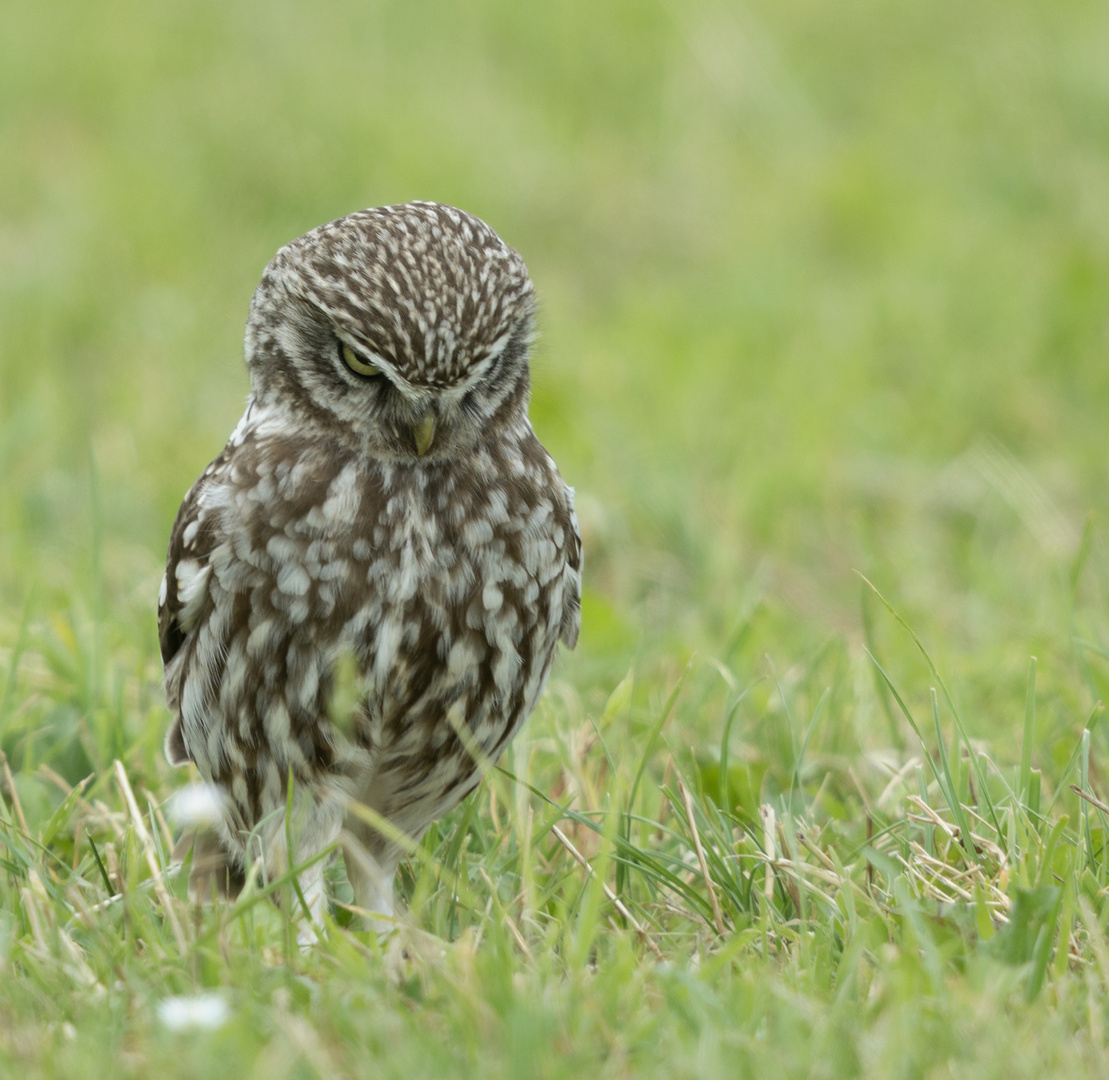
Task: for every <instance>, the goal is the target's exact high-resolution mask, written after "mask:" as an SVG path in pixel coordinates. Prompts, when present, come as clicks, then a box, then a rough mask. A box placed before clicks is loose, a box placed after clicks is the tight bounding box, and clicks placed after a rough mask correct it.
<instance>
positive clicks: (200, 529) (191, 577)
mask: <svg viewBox="0 0 1109 1080" xmlns="http://www.w3.org/2000/svg"><path fill="white" fill-rule="evenodd" d="M223 456H224V455H221V456H220V458H217V459H216V460H215V461H214V462H213V463H212V464H211V465H210V466H209V467H208V469H207V470H205V472H204V473H203V475H202V476H201V477H200V478H199V479H198V480H197V482H196V483H195V484H194V485H193V486H192V487H191V488H190V489H189V492H188V494H187V495H186V496H185V498H184V501H183V502H182V503H181V508H180V509H179V510H178V511H177V518H176V520H175V521H174V523H173V531H172V532H171V533H170V539H169V551H168V553H167V555H166V572H165V575H164V576H163V577H162V584H161V588H160V589H159V592H158V642H159V645H160V646H161V650H162V666H163V667H164V668H165V671H166V700H167V702H168V704H169V707H170V709H171V710H172V711H173V712H174V713H175V714H176V715H175V716H174V719H173V723H172V725H171V726H170V729H169V732H168V733H167V734H166V742H165V752H166V757H167V758H168V760H169V762H170V764H171V765H184V764H186V763H187V762H189V761H190V760H192V759H191V756H190V755H189V752H188V748H187V746H186V745H185V740H184V737H183V734H182V730H181V707H180V701H179V691H178V687H179V679H177V678H175V677H174V676H173V672H172V671H171V667H172V665H173V662H174V659H175V658H177V657H178V656H179V655H180V654H181V651H182V649H183V648H184V647H185V645H186V642H187V641H188V638H189V634H190V632H191V631H192V630H193V628H194V627H195V626H196V625H197V623H198V622H199V621H200V618H201V616H202V615H203V614H204V613H205V611H206V609H207V606H208V605H209V604H210V602H211V601H210V597H209V592H208V589H209V580H210V578H211V574H212V567H211V563H210V558H211V555H212V552H213V551H214V550H215V548H216V547H218V546H219V544H220V540H221V538H220V537H219V535H218V528H219V525H218V522H219V515H218V514H217V513H214V512H213V511H212V510H210V509H206V508H205V506H204V504H203V499H202V496H203V494H204V489H205V488H206V487H207V486H208V484H209V482H210V478H211V476H212V473H213V472H214V471H215V469H216V468H217V467H218V465H219V464H221V463H222V458H223Z"/></svg>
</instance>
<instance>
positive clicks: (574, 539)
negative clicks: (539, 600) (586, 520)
mask: <svg viewBox="0 0 1109 1080" xmlns="http://www.w3.org/2000/svg"><path fill="white" fill-rule="evenodd" d="M566 490H567V492H568V494H569V504H570V505H569V509H570V519H569V523H568V527H567V528H566V569H565V570H564V571H563V576H564V579H565V583H566V593H565V599H564V600H563V603H562V635H561V636H562V641H563V643H564V644H565V645H566V647H567V648H568V649H572V648H573V647H574V646H575V645H577V643H578V631H579V630H580V629H581V567H582V553H581V534H580V533H579V531H578V515H577V514H576V513H575V511H574V489H573V488H567V489H566Z"/></svg>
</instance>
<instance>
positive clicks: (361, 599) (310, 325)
mask: <svg viewBox="0 0 1109 1080" xmlns="http://www.w3.org/2000/svg"><path fill="white" fill-rule="evenodd" d="M534 312H535V298H534V293H533V289H532V284H531V280H530V278H529V277H528V273H527V269H526V268H525V266H524V263H523V261H522V260H521V258H520V256H519V255H518V254H517V253H516V252H515V251H514V250H513V249H512V248H510V247H508V246H507V245H506V244H505V243H504V242H503V241H501V239H500V238H499V237H498V236H497V235H496V233H494V232H493V230H492V229H490V228H489V226H488V225H486V224H485V223H484V222H482V221H479V220H478V219H477V218H475V217H473V216H471V215H470V214H467V213H464V212H463V211H461V210H456V209H453V208H452V207H449V206H442V205H439V204H437V203H431V202H414V203H408V204H406V205H403V206H386V207H382V208H379V209H374V210H364V211H360V212H358V213H354V214H351V215H349V216H348V217H344V218H340V219H339V220H338V221H333V222H331V223H330V224H328V225H321V226H320V227H319V228H317V229H313V230H312V231H311V232H309V233H306V234H305V235H304V236H302V237H300V238H299V239H298V240H294V241H293V242H292V243H290V244H287V245H286V246H285V247H283V248H281V250H280V251H278V253H277V255H276V256H275V257H274V259H273V261H272V262H271V263H270V264H269V265H268V266H267V267H266V269H265V272H264V273H263V275H262V281H261V284H260V285H259V286H258V289H257V291H256V292H255V294H254V299H253V301H252V303H251V306H250V315H249V318H248V320H247V326H246V362H247V367H248V369H249V373H250V383H251V393H250V396H249V398H248V399H247V405H246V412H245V413H244V414H243V417H242V419H241V420H240V421H239V423H238V426H237V427H236V428H235V430H234V431H233V432H232V434H231V438H230V440H229V441H228V443H227V445H226V447H224V449H223V452H222V453H221V454H220V455H219V456H218V457H217V458H216V459H215V460H214V461H213V462H212V463H211V464H210V465H209V466H208V467H207V468H206V469H205V470H204V472H203V473H202V474H201V475H200V478H199V479H198V480H197V481H196V483H195V484H193V486H192V488H190V490H189V492H188V494H187V495H186V496H185V499H184V501H183V502H182V504H181V508H180V510H179V511H178V513H177V519H176V521H175V522H174V525H173V531H172V534H171V536H170V542H169V554H168V557H167V562H166V573H165V577H164V578H163V579H162V585H161V592H160V595H159V598H158V633H159V638H160V641H161V648H162V660H163V663H164V665H165V685H166V697H167V699H168V702H169V707H170V709H171V711H172V712H173V713H174V721H173V724H172V726H171V728H170V730H169V734H168V735H167V737H166V754H167V756H168V758H169V760H170V762H171V763H172V764H174V765H183V764H185V763H186V762H190V761H191V762H193V763H195V765H196V767H197V769H198V770H199V771H200V774H201V776H202V777H203V778H204V780H205V781H206V782H207V783H208V784H209V785H210V786H211V787H212V788H213V789H214V791H215V792H216V794H217V796H218V799H219V805H220V815H221V820H220V822H219V832H218V836H215V837H213V838H211V839H210V840H209V841H208V844H207V851H205V850H204V845H203V844H202V842H200V841H198V843H197V846H196V848H195V849H194V856H193V875H192V879H191V881H190V886H191V888H190V891H191V892H192V893H193V894H194V895H195V894H196V893H197V892H201V891H203V890H204V889H205V888H211V887H212V884H213V880H214V881H215V883H216V884H217V887H218V888H220V889H221V890H224V889H228V890H232V891H233V890H234V889H235V888H236V886H237V884H241V882H242V880H243V873H244V867H246V866H249V865H250V864H251V863H253V862H254V861H255V860H256V859H257V858H258V857H259V856H261V859H262V866H263V867H264V870H265V873H266V874H268V875H269V876H270V877H271V878H272V877H273V876H275V875H279V874H280V873H282V872H284V871H285V870H286V869H287V867H288V866H289V865H290V859H291V860H292V865H296V866H300V865H302V864H304V863H305V862H308V861H310V860H311V859H312V858H313V857H314V856H316V855H318V854H319V853H320V852H322V851H324V849H325V848H327V847H328V846H329V845H331V844H332V843H333V842H335V841H336V840H338V841H339V842H340V844H341V847H342V850H343V852H344V855H345V857H346V864H347V872H348V875H349V877H350V881H351V884H352V886H353V889H354V896H355V902H356V903H357V904H358V905H359V906H360V907H362V908H364V909H366V910H368V911H371V912H375V913H378V914H380V915H383V916H385V917H386V919H388V918H389V917H390V916H392V914H393V876H394V872H395V870H396V867H397V864H398V862H399V861H400V859H401V857H402V856H403V854H404V845H403V837H408V838H411V840H416V839H418V838H419V837H420V836H421V834H422V833H423V832H424V831H425V830H426V829H427V827H428V826H429V825H430V824H431V823H432V822H433V821H434V820H435V819H436V818H437V817H439V816H440V815H441V814H443V813H445V812H446V811H447V810H449V809H450V808H451V807H452V806H454V805H455V804H456V803H458V802H459V800H460V799H462V798H463V797H464V796H465V795H466V794H467V793H468V792H469V791H471V790H472V789H473V788H474V787H475V786H476V784H477V783H478V781H479V780H480V778H481V775H482V771H483V767H484V766H487V765H488V763H489V762H492V761H496V759H497V758H498V756H499V755H500V754H501V752H502V751H503V750H504V748H505V746H506V745H507V744H508V742H509V740H510V739H511V738H512V736H513V735H514V734H515V733H516V731H517V730H518V729H519V727H520V725H521V724H522V723H523V721H524V720H525V719H526V717H527V716H528V714H529V713H530V712H531V711H532V709H533V708H534V707H535V704H536V701H537V700H538V698H539V695H540V693H541V692H542V690H543V686H544V683H545V681H546V679H547V675H548V673H549V672H550V669H551V663H552V661H553V659H554V656H555V651H556V647H557V645H558V642H559V640H560V639H561V640H562V641H564V642H565V643H566V644H567V645H568V646H569V647H570V648H573V646H574V644H575V642H576V640H577V636H578V625H579V620H580V614H579V600H580V591H581V543H580V540H579V537H578V530H577V522H576V519H575V517H574V508H573V491H572V489H570V488H568V487H567V486H566V485H565V484H564V483H563V481H562V479H561V477H560V476H559V474H558V470H557V469H556V468H555V464H554V462H553V461H552V460H551V457H550V455H549V454H548V453H547V452H546V450H544V449H543V447H542V446H541V445H540V443H539V441H538V440H537V439H536V437H535V434H534V432H533V431H532V428H531V424H530V422H529V420H528V414H527V403H528V391H529V374H528V347H529V344H530V341H531V338H532V334H533V330H532V320H533V316H534ZM344 679H345V682H346V683H347V684H349V685H348V686H347V687H346V688H344V685H343V684H344ZM350 685H353V686H354V687H355V692H354V693H351V692H350V688H349V686H350ZM290 786H291V792H292V812H291V814H287V813H286V798H287V795H288V793H289V790H290ZM363 807H368V808H369V809H368V811H367V810H365V809H362V808H363ZM384 823H388V824H387V825H386V824H384ZM375 824H376V825H377V826H378V827H377V828H375V827H374V825H375ZM399 834H403V837H402V836H400V835H399ZM287 837H291V838H292V840H291V843H292V846H293V850H292V851H291V852H289V851H287V850H286V845H287V840H286V838H287ZM299 885H300V890H301V893H302V895H303V897H304V898H305V899H306V901H307V904H308V908H309V912H310V915H311V919H312V923H313V924H318V921H319V915H320V913H321V912H322V909H323V904H324V891H323V860H321V859H316V861H315V862H314V863H313V864H312V865H311V866H310V867H308V868H307V869H305V870H304V871H303V872H302V873H301V874H300V877H299Z"/></svg>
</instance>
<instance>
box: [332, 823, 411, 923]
mask: <svg viewBox="0 0 1109 1080" xmlns="http://www.w3.org/2000/svg"><path fill="white" fill-rule="evenodd" d="M341 842H342V845H343V857H344V859H345V861H346V865H347V877H348V878H349V879H350V885H351V888H352V889H353V890H354V902H355V904H357V905H358V907H360V908H363V909H364V910H365V911H369V912H373V915H372V916H370V917H368V918H367V919H366V922H367V925H368V927H369V929H371V930H374V931H375V932H376V933H377V934H378V935H384V934H388V933H392V931H393V930H395V929H396V911H395V908H394V905H393V878H394V877H395V876H396V872H397V863H398V862H400V851H399V849H397V848H396V846H395V845H393V844H387V843H386V842H385V841H383V840H382V838H381V836H380V835H379V834H378V833H377V832H375V831H374V830H373V829H371V828H370V827H369V826H368V825H366V824H365V822H363V821H360V820H358V819H356V818H354V817H353V816H349V817H348V818H347V822H346V828H345V829H344V830H343V834H342V838H341Z"/></svg>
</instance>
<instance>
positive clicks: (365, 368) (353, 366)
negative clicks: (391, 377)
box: [340, 345, 381, 379]
mask: <svg viewBox="0 0 1109 1080" xmlns="http://www.w3.org/2000/svg"><path fill="white" fill-rule="evenodd" d="M340 352H341V353H342V356H343V363H344V364H346V366H347V367H348V368H350V370H351V371H353V372H354V374H355V375H361V376H363V377H364V378H367V379H372V378H373V377H374V376H375V375H380V374H381V368H379V367H374V365H373V364H369V363H367V362H366V361H365V360H363V359H362V357H360V356H359V355H358V353H356V352H355V351H354V350H353V349H352V348H351V347H350V346H349V345H343V346H342V348H341V349H340Z"/></svg>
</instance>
